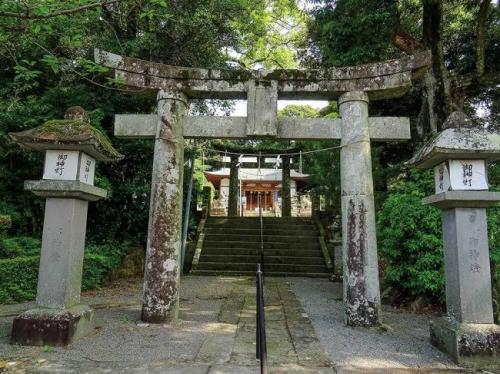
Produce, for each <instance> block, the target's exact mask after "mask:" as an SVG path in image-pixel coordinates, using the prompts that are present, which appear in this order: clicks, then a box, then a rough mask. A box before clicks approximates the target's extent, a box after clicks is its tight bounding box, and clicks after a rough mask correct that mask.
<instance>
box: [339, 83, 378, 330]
mask: <svg viewBox="0 0 500 374" xmlns="http://www.w3.org/2000/svg"><path fill="white" fill-rule="evenodd" d="M338 103H339V109H340V116H341V118H342V126H341V132H342V143H341V144H342V148H341V150H340V170H341V173H340V177H341V188H342V246H343V247H342V252H343V264H344V282H343V284H344V309H345V323H346V324H347V325H349V326H362V327H372V326H377V325H378V324H379V317H380V290H379V279H378V259H377V238H376V234H375V203H374V197H373V178H372V162H371V150H370V132H369V127H368V95H367V94H366V93H364V92H360V91H355V92H346V93H345V94H343V95H342V96H341V97H340V99H339V101H338Z"/></svg>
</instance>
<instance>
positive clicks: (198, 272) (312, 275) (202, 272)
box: [190, 270, 331, 278]
mask: <svg viewBox="0 0 500 374" xmlns="http://www.w3.org/2000/svg"><path fill="white" fill-rule="evenodd" d="M255 272H256V270H253V271H239V270H236V271H234V270H217V271H214V270H193V271H191V273H190V274H192V275H222V276H227V277H235V276H239V275H243V276H255ZM330 275H331V274H330V273H328V272H320V273H304V272H286V271H268V270H265V272H264V276H265V277H266V278H267V277H269V278H271V277H308V278H328V277H330Z"/></svg>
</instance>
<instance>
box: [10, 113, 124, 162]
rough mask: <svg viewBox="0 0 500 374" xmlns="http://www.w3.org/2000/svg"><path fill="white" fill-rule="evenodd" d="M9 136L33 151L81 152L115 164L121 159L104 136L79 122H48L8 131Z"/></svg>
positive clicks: (87, 124) (86, 124) (90, 126)
mask: <svg viewBox="0 0 500 374" xmlns="http://www.w3.org/2000/svg"><path fill="white" fill-rule="evenodd" d="M9 136H10V137H11V138H12V139H13V140H14V141H15V142H17V143H19V144H20V145H21V146H23V147H24V148H28V149H32V150H35V151H45V150H49V149H53V150H80V151H83V152H85V153H87V154H88V155H90V156H92V157H94V158H95V159H96V160H99V161H117V160H120V159H122V158H123V157H124V156H123V155H122V154H120V153H119V152H118V151H117V150H116V149H115V148H114V147H113V145H112V144H111V142H110V140H109V139H108V138H107V137H106V135H104V134H103V133H102V132H101V131H99V130H98V129H96V128H95V127H93V126H92V125H90V123H87V122H84V121H81V120H74V119H63V120H51V121H47V122H45V123H44V124H43V125H41V126H38V127H35V128H32V129H29V130H26V131H21V132H11V133H9Z"/></svg>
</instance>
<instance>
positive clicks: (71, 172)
mask: <svg viewBox="0 0 500 374" xmlns="http://www.w3.org/2000/svg"><path fill="white" fill-rule="evenodd" d="M94 175H95V160H94V159H93V158H92V157H90V156H89V155H87V154H86V153H84V152H80V151H65V150H48V151H47V152H46V154H45V166H44V171H43V179H56V180H72V181H76V180H78V181H80V182H83V183H87V184H92V185H93V184H94Z"/></svg>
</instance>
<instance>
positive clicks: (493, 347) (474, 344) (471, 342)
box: [430, 317, 500, 370]
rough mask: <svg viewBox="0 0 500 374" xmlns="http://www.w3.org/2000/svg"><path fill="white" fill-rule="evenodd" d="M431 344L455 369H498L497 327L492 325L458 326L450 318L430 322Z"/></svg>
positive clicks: (499, 329) (499, 328) (499, 330)
mask: <svg viewBox="0 0 500 374" xmlns="http://www.w3.org/2000/svg"><path fill="white" fill-rule="evenodd" d="M430 333H431V343H432V345H434V346H435V347H437V348H439V349H440V350H441V351H443V352H446V353H447V354H449V355H450V356H451V357H452V358H453V359H454V360H455V361H456V362H457V363H458V364H459V365H463V366H466V367H470V368H474V369H490V370H494V369H498V368H499V366H500V362H499V361H500V358H499V350H500V326H498V325H496V324H493V323H459V322H457V321H456V320H455V319H454V318H452V317H441V318H438V319H435V320H433V321H431V322H430Z"/></svg>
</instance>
